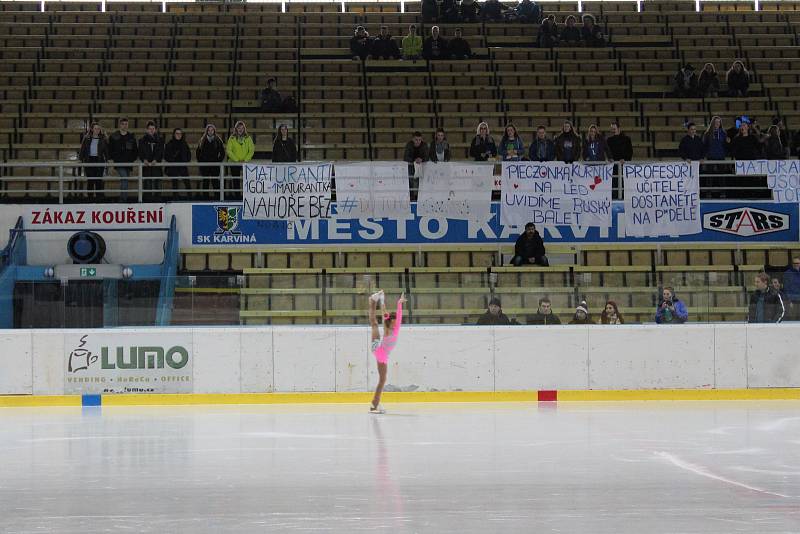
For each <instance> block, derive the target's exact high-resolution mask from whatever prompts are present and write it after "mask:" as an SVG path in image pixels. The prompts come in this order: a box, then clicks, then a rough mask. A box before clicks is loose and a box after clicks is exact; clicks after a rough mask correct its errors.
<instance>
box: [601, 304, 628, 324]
mask: <svg viewBox="0 0 800 534" xmlns="http://www.w3.org/2000/svg"><path fill="white" fill-rule="evenodd" d="M600 324H625V319H624V318H623V317H622V314H621V313H620V312H619V306H617V303H616V302H614V301H613V300H609V301H606V305H605V307H604V308H603V313H601V314H600Z"/></svg>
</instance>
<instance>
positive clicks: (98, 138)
mask: <svg viewBox="0 0 800 534" xmlns="http://www.w3.org/2000/svg"><path fill="white" fill-rule="evenodd" d="M79 158H80V160H81V162H83V163H94V164H98V163H106V162H107V161H108V141H107V140H106V135H105V133H103V129H102V128H101V127H100V125H99V124H97V123H96V122H94V123H92V126H91V128H90V132H89V134H88V135H86V137H84V138H83V142H82V143H81V149H80V154H79ZM105 170H106V169H105V167H94V166H93V167H86V169H85V170H84V174H86V178H87V185H88V189H89V191H94V192H95V193H93V194H90V197H94V198H99V197H100V195H101V191H103V175H104V174H105Z"/></svg>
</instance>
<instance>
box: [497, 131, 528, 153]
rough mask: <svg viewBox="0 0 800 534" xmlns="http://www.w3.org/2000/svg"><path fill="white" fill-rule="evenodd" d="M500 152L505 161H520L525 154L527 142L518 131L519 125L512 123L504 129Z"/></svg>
mask: <svg viewBox="0 0 800 534" xmlns="http://www.w3.org/2000/svg"><path fill="white" fill-rule="evenodd" d="M498 152H499V153H500V157H501V158H502V160H503V161H519V160H521V159H522V156H524V155H525V144H524V143H523V142H522V139H521V138H520V137H519V135H518V133H517V127H516V126H514V125H513V124H511V123H509V124H507V125H506V127H505V130H503V137H502V138H501V139H500V146H499V147H498Z"/></svg>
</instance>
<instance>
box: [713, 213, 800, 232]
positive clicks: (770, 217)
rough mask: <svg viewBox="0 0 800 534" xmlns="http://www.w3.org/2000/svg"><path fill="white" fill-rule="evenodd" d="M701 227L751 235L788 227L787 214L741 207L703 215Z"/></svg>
mask: <svg viewBox="0 0 800 534" xmlns="http://www.w3.org/2000/svg"><path fill="white" fill-rule="evenodd" d="M703 228H705V229H708V230H714V231H716V232H723V233H726V234H734V235H737V236H740V237H752V236H758V235H763V234H769V233H772V232H781V231H783V230H788V229H789V215H787V214H785V213H775V212H773V211H766V210H761V209H758V208H751V207H741V208H733V209H729V210H724V211H715V212H712V213H706V214H705V215H703Z"/></svg>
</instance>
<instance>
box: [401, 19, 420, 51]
mask: <svg viewBox="0 0 800 534" xmlns="http://www.w3.org/2000/svg"><path fill="white" fill-rule="evenodd" d="M402 44H403V59H419V57H420V56H421V55H422V37H420V36H419V35H417V25H416V24H412V25H411V26H409V27H408V35H406V36H405V37H403V43H402Z"/></svg>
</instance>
